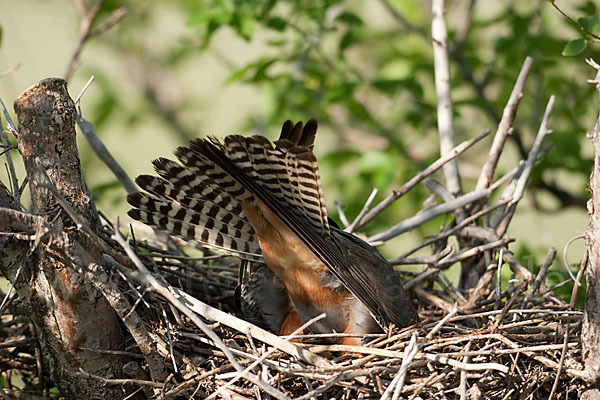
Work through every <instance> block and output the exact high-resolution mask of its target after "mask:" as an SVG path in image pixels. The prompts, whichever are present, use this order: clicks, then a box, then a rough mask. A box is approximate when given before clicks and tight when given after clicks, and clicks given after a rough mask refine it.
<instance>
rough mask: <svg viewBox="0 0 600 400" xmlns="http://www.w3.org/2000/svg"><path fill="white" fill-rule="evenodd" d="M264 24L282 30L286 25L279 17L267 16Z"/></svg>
mask: <svg viewBox="0 0 600 400" xmlns="http://www.w3.org/2000/svg"><path fill="white" fill-rule="evenodd" d="M265 25H266V26H268V27H269V28H271V29H274V30H276V31H279V32H282V31H284V30H285V28H286V27H287V21H286V20H285V19H283V18H281V17H273V18H269V19H268V20H267V23H266V24H265Z"/></svg>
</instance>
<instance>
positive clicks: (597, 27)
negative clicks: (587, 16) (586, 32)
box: [590, 22, 600, 36]
mask: <svg viewBox="0 0 600 400" xmlns="http://www.w3.org/2000/svg"><path fill="white" fill-rule="evenodd" d="M590 32H591V33H592V34H594V35H596V36H599V35H600V22H597V23H596V24H594V26H592V29H591V30H590Z"/></svg>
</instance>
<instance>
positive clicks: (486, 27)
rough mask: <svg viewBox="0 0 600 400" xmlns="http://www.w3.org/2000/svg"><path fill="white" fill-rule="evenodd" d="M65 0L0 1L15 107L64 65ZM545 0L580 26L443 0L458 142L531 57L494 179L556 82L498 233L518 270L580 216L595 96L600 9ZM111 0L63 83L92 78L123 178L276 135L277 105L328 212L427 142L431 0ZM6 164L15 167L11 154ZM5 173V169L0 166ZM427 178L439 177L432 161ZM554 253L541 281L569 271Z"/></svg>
mask: <svg viewBox="0 0 600 400" xmlns="http://www.w3.org/2000/svg"><path fill="white" fill-rule="evenodd" d="M77 3H80V2H79V1H73V2H71V1H67V0H44V1H32V0H20V1H14V0H10V1H9V0H0V29H1V42H0V74H3V73H6V72H9V71H11V70H12V69H13V68H15V67H16V66H18V68H16V69H15V70H14V71H12V72H10V73H6V74H5V75H4V76H2V77H1V78H0V97H1V98H2V99H3V101H4V103H5V104H7V106H8V107H9V108H10V109H11V112H12V102H13V101H14V99H15V98H16V97H17V96H18V95H19V94H20V93H21V92H22V91H24V90H25V89H26V88H27V87H28V86H30V85H32V84H34V83H36V82H37V81H38V80H40V79H43V78H46V77H50V76H64V75H65V71H66V69H67V66H68V64H69V62H70V60H71V57H72V55H73V52H74V50H75V48H76V47H77V43H78V41H79V35H80V33H79V29H80V23H81V20H82V15H81V13H80V11H78V8H77V7H76V5H77ZM83 3H84V4H85V5H86V6H87V7H90V6H91V4H92V3H91V2H85V1H84V2H83ZM555 4H556V5H557V6H559V7H560V9H561V10H563V11H564V12H565V13H566V14H567V15H569V16H570V17H571V18H572V19H573V20H574V22H575V23H572V22H570V21H568V20H567V19H566V18H565V17H564V16H563V15H561V14H560V13H559V12H558V11H557V10H556V9H555V8H554V7H553V5H552V4H551V2H548V1H546V0H540V1H523V0H515V1H503V2H490V1H481V0H480V1H475V0H471V1H448V2H447V14H446V21H447V24H448V29H449V45H450V49H449V50H450V57H451V66H450V68H451V77H452V79H451V85H452V90H453V91H452V99H453V101H454V117H455V119H454V123H455V135H456V141H457V143H458V142H460V141H462V140H465V139H468V138H471V137H473V136H475V135H477V134H478V133H480V132H481V131H483V130H484V129H487V128H489V129H491V130H492V132H495V128H496V126H497V123H498V120H499V118H500V116H501V114H502V110H503V108H504V105H505V103H506V101H507V99H508V97H509V94H510V92H511V90H512V87H513V84H514V82H515V80H516V78H517V75H518V73H519V70H520V68H521V65H522V63H523V61H524V59H525V57H526V56H531V57H533V58H534V62H535V63H534V67H533V70H532V71H531V74H530V76H529V79H528V81H527V85H526V89H525V95H524V97H523V99H522V101H521V105H520V107H519V111H518V113H517V117H516V121H515V127H516V132H515V133H514V134H513V136H512V138H511V139H510V140H509V142H508V143H507V146H506V149H505V151H504V153H503V156H502V158H501V160H500V165H499V167H498V169H497V173H496V177H499V176H500V175H501V174H503V173H505V172H507V171H509V170H510V169H512V168H513V167H514V166H515V165H516V163H517V162H518V160H520V159H521V158H523V156H524V155H525V154H526V153H527V151H528V149H529V147H530V146H531V144H532V143H533V139H534V137H535V134H536V132H537V130H538V126H539V123H540V121H541V116H542V113H543V110H544V107H545V104H546V102H547V100H548V98H549V97H550V95H551V94H554V95H556V105H555V107H554V111H553V113H552V115H551V118H550V121H549V126H550V128H552V129H553V131H554V133H553V134H552V135H551V136H550V137H549V138H547V140H546V142H545V145H546V146H547V147H548V152H547V154H546V155H545V157H544V159H543V160H541V161H540V162H539V163H538V164H537V166H536V167H535V170H534V174H533V177H532V181H531V184H530V187H529V190H528V191H527V194H526V196H525V198H524V199H523V200H522V202H521V204H520V206H519V208H518V213H517V216H516V217H515V218H514V219H513V222H512V225H511V229H510V230H509V236H512V237H514V238H516V239H517V242H516V243H515V244H512V245H511V249H512V250H514V251H515V252H516V253H517V254H518V255H519V258H520V259H521V261H522V263H523V264H524V265H525V266H527V267H533V266H534V265H536V264H537V265H539V263H540V262H541V261H543V258H544V257H545V254H546V249H547V248H548V247H549V246H555V247H557V248H558V250H559V253H562V248H563V246H564V245H565V243H566V242H567V241H568V240H569V239H570V238H572V237H574V236H577V235H580V234H582V233H583V232H584V231H585V229H586V226H587V215H586V211H585V200H586V199H587V197H588V194H587V192H586V191H585V188H586V185H587V180H588V177H589V173H590V171H591V166H592V148H591V146H590V144H589V142H588V140H587V139H586V137H585V134H586V131H589V130H590V129H591V128H592V127H593V124H594V122H595V118H596V115H597V109H598V104H597V97H596V95H595V89H594V87H593V85H591V84H589V83H587V82H586V79H590V78H593V77H594V71H593V70H592V69H591V68H589V67H588V66H587V65H586V64H585V62H584V59H585V58H587V57H593V58H595V59H596V60H597V61H600V52H599V49H600V47H599V46H598V44H596V43H594V42H595V41H596V39H595V38H594V36H593V35H590V34H589V33H592V34H595V35H598V34H600V24H599V23H598V10H597V8H596V5H595V3H594V2H593V1H587V0H569V1H557V2H556V3H555ZM122 7H125V9H126V10H127V15H126V16H125V18H123V19H122V20H121V21H120V22H118V23H117V24H116V26H114V27H113V28H112V29H110V30H108V31H107V32H105V33H103V34H101V35H99V36H98V37H94V38H92V39H91V40H89V42H87V43H86V45H85V47H84V48H83V51H82V53H81V59H80V65H79V67H78V68H77V69H76V71H75V72H74V74H73V76H72V77H71V79H70V81H69V89H70V92H71V95H72V97H76V96H77V94H78V93H79V91H80V90H81V88H82V87H83V86H84V84H85V82H86V81H87V80H88V79H89V78H90V76H91V75H94V76H95V77H96V79H95V81H94V83H93V85H92V86H91V87H90V88H89V89H88V91H87V92H86V93H85V95H84V97H83V100H82V102H81V106H82V110H83V114H84V117H85V118H86V119H88V120H89V121H90V122H92V123H93V125H94V126H95V128H96V131H97V133H98V134H99V136H100V137H101V139H102V140H103V141H104V142H105V144H106V145H107V147H108V148H109V149H110V150H111V151H112V153H113V155H114V156H115V158H116V159H117V160H118V161H119V162H120V163H121V165H122V166H123V167H124V168H125V170H126V171H127V172H128V173H129V174H130V175H131V176H132V177H134V176H136V175H138V174H140V173H149V172H151V164H150V161H151V160H152V159H154V158H157V157H159V156H167V157H169V156H171V154H172V151H173V149H174V148H175V147H176V146H177V145H181V144H184V143H185V142H186V141H187V140H189V139H191V138H193V137H196V136H204V135H207V134H214V135H217V136H224V135H226V134H231V133H241V134H246V133H262V134H265V135H266V136H268V137H269V138H271V139H274V138H276V136H277V134H278V130H279V127H280V126H281V124H282V122H283V121H285V120H286V119H292V120H306V119H308V118H316V119H317V120H318V121H319V124H320V134H319V135H318V138H317V143H316V150H315V151H316V153H317V156H318V157H319V160H320V161H319V162H320V168H321V175H322V180H323V185H324V187H325V197H326V200H327V203H328V205H329V211H330V213H331V214H332V215H331V216H332V217H333V218H334V219H336V220H337V221H338V222H339V219H338V217H337V213H336V210H335V207H334V202H339V203H341V204H342V206H343V209H344V211H345V213H346V214H347V215H348V217H349V218H350V219H351V220H352V219H353V218H354V217H355V216H356V215H357V213H358V212H359V210H360V208H361V206H362V204H363V203H364V201H365V200H366V199H367V197H368V196H369V194H370V192H371V190H372V189H373V188H377V189H379V194H378V196H377V198H376V200H375V201H376V202H377V201H379V200H381V199H382V198H383V197H385V196H386V195H387V194H389V193H390V191H391V190H392V189H393V188H397V187H399V186H400V185H401V184H402V183H404V182H406V181H407V180H408V179H410V178H411V177H412V176H413V175H414V174H415V173H416V172H418V171H419V170H421V169H423V168H424V167H426V166H427V165H428V164H429V163H431V162H432V161H434V160H435V159H437V157H438V156H439V150H438V136H437V125H436V95H435V90H434V86H433V78H434V77H433V58H432V46H431V38H430V23H431V16H430V9H429V8H430V2H426V1H411V0H363V1H359V0H349V1H334V0H313V1H306V0H301V1H284V0H282V1H269V0H249V1H242V0H206V1H190V0H179V1H165V0H157V1H142V0H133V1H117V0H110V1H105V2H104V4H103V5H102V8H101V11H100V14H99V16H98V18H97V19H96V21H95V26H98V25H102V24H103V23H105V22H106V21H108V20H110V18H111V16H112V15H113V13H114V12H115V10H118V9H120V8H122ZM581 26H583V27H584V28H585V29H587V31H588V32H584V31H582V29H581ZM569 42H570V43H571V44H570V45H569V46H568V47H567V48H565V46H566V45H567V43H569ZM563 54H566V55H563ZM4 124H5V121H3V125H4ZM492 136H493V135H490V137H488V138H487V139H486V140H485V141H484V142H483V143H481V144H478V145H477V146H476V147H474V148H473V149H471V150H470V151H468V152H467V153H466V154H465V155H464V156H462V157H461V158H460V162H459V168H460V171H461V174H462V177H463V185H464V187H465V190H469V189H471V188H473V187H474V183H475V181H476V178H477V176H478V173H479V169H480V167H481V165H482V163H483V159H484V157H485V155H486V154H487V151H488V149H489V145H490V143H491V140H492ZM79 139H80V152H81V160H82V165H83V171H84V173H85V177H86V179H87V182H88V186H89V187H90V188H91V190H92V192H93V195H94V198H95V200H96V202H97V206H98V208H99V209H100V210H102V211H103V212H104V213H105V214H106V215H108V216H109V217H110V218H116V217H117V216H119V217H121V219H126V214H125V212H126V210H127V208H128V207H127V205H126V202H125V191H124V189H123V188H122V187H121V186H120V185H119V184H118V182H117V181H116V180H115V178H114V177H113V175H112V174H111V173H110V171H109V170H108V169H107V168H106V166H104V165H103V164H102V162H101V161H100V160H98V159H97V157H96V156H95V155H94V153H93V152H92V150H91V149H90V148H89V146H88V145H87V143H86V141H85V139H84V138H83V137H80V138H79ZM13 155H15V156H16V155H17V153H16V152H15V151H13ZM3 163H4V161H3ZM17 165H18V166H19V171H20V172H19V173H20V177H21V178H22V177H23V170H22V168H21V163H20V161H19V160H18V158H17ZM0 178H1V179H2V181H3V182H8V181H7V179H6V171H5V168H2V169H1V170H0ZM435 178H436V179H438V180H440V181H441V182H443V177H442V175H441V174H437V175H436V176H435ZM428 195H429V194H428V192H427V191H426V189H425V188H424V187H422V186H419V187H417V188H416V189H415V190H413V191H412V192H411V193H410V194H409V195H407V196H405V197H404V198H402V199H401V200H400V201H398V202H397V203H396V204H395V205H394V206H393V207H391V208H390V209H389V210H387V211H386V212H385V213H384V214H382V215H381V216H380V217H379V218H377V219H376V220H375V221H374V222H372V223H370V224H369V225H367V227H365V229H364V230H365V232H366V233H367V234H373V233H376V232H379V231H381V230H383V229H385V228H388V227H390V226H391V225H393V224H395V223H397V222H398V221H400V220H402V219H404V218H407V217H409V216H411V215H413V214H414V213H415V212H417V211H418V210H419V209H421V208H422V207H423V201H424V200H425V199H426V198H427V197H428ZM25 203H26V201H25ZM448 222H449V221H448V220H444V219H437V220H434V221H431V222H430V223H428V224H426V225H424V226H422V227H421V228H419V229H417V230H416V231H415V232H412V233H407V234H404V235H402V236H401V237H400V238H397V239H394V240H392V241H390V242H389V243H388V244H387V245H386V246H385V247H384V249H383V251H384V253H385V254H386V255H388V256H390V257H393V256H398V255H400V254H401V253H403V252H404V251H406V250H407V249H408V248H410V247H411V246H413V245H415V244H418V243H419V242H421V241H422V240H423V237H425V236H427V235H432V234H435V233H437V232H438V231H439V229H440V227H441V226H442V225H443V224H444V223H448ZM583 248H584V244H583V242H582V241H578V242H576V243H575V244H574V245H573V246H572V247H571V249H570V251H569V260H570V261H571V262H573V263H577V262H578V261H579V260H580V258H581V255H582V252H583ZM559 265H560V263H559V262H558V260H557V261H555V263H554V268H555V270H554V272H551V273H550V275H549V278H550V279H551V280H552V279H555V280H562V279H564V278H565V277H566V275H564V273H563V272H561V271H563V270H562V267H560V266H559Z"/></svg>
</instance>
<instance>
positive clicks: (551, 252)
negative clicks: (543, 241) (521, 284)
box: [521, 247, 556, 308]
mask: <svg viewBox="0 0 600 400" xmlns="http://www.w3.org/2000/svg"><path fill="white" fill-rule="evenodd" d="M555 257H556V249H555V248H554V247H550V248H549V249H548V255H547V256H546V260H545V261H544V263H543V264H542V266H541V267H540V272H538V274H537V276H536V277H535V281H533V284H532V285H531V288H530V289H529V293H527V296H525V299H523V303H522V304H521V308H526V307H527V303H529V302H530V301H531V299H533V296H535V294H536V293H538V291H539V290H540V287H541V285H542V283H543V282H544V280H545V279H546V273H547V272H548V268H550V266H551V265H552V262H553V261H554V258H555Z"/></svg>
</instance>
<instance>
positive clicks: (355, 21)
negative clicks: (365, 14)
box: [335, 11, 363, 26]
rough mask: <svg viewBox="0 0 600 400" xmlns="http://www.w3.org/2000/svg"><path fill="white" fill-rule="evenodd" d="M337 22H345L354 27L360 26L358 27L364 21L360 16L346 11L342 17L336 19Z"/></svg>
mask: <svg viewBox="0 0 600 400" xmlns="http://www.w3.org/2000/svg"><path fill="white" fill-rule="evenodd" d="M335 20H336V21H340V22H344V23H346V24H348V25H354V26H358V25H362V24H363V21H362V19H360V17H359V16H357V15H356V14H354V13H351V12H349V11H344V12H343V13H341V14H340V15H338V16H337V17H336V18H335Z"/></svg>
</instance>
